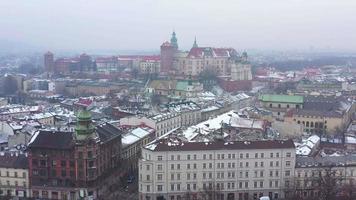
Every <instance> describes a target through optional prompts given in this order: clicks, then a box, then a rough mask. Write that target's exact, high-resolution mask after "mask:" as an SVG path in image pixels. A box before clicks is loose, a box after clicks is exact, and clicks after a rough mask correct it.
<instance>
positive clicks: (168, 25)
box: [0, 0, 356, 51]
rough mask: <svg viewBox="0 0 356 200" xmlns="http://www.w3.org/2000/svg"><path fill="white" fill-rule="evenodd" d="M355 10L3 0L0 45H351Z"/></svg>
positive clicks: (144, 0)
mask: <svg viewBox="0 0 356 200" xmlns="http://www.w3.org/2000/svg"><path fill="white" fill-rule="evenodd" d="M355 10H356V1H351V0H350V1H346V0H345V1H328V0H314V1H308V0H273V1H268V2H266V1H261V0H250V1H240V0H223V1H211V0H205V1H202V0H195V1H189V0H180V1H172V0H170V1H167V0H131V1H115V0H104V1H84V0H77V1H69V0H62V1H59V0H51V1H40V0H27V1H2V2H0V24H1V27H2V31H1V32H0V44H1V43H4V44H5V45H1V46H3V48H6V43H15V45H13V46H15V47H16V44H17V43H18V44H24V46H29V47H35V48H38V49H41V50H42V49H46V50H52V51H56V50H71V51H93V50H94V51H95V50H103V51H105V50H115V51H123V50H137V51H158V50H159V46H160V45H161V44H162V43H163V42H164V41H167V40H169V39H170V36H171V33H172V31H173V30H175V31H176V33H177V37H178V44H179V46H180V49H183V50H187V49H189V48H190V47H191V46H192V44H193V41H194V37H195V36H196V37H197V42H198V45H199V46H216V47H234V48H236V49H274V50H291V49H316V50H318V49H331V50H342V51H356V26H354V25H355V24H356V15H355ZM0 48H1V47H0ZM19 48H21V46H19Z"/></svg>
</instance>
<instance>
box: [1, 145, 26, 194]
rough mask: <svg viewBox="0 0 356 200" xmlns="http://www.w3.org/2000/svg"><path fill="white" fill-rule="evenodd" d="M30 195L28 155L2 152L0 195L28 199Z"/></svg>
mask: <svg viewBox="0 0 356 200" xmlns="http://www.w3.org/2000/svg"><path fill="white" fill-rule="evenodd" d="M30 195H31V194H30V183H29V174H28V161H27V155H26V154H19V153H15V152H11V153H10V152H6V153H5V152H1V155H0V196H8V197H14V198H18V199H27V198H28V197H31V196H30Z"/></svg>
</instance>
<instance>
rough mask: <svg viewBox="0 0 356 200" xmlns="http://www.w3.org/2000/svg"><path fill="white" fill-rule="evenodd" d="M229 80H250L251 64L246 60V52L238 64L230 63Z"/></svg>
mask: <svg viewBox="0 0 356 200" xmlns="http://www.w3.org/2000/svg"><path fill="white" fill-rule="evenodd" d="M231 80H233V81H243V80H252V71H251V64H250V63H249V62H248V60H247V53H246V52H244V53H243V54H242V56H241V60H240V61H239V62H232V63H231Z"/></svg>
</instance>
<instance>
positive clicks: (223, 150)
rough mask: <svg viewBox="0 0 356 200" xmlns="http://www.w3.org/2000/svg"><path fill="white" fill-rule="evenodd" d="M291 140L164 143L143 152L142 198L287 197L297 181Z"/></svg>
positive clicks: (143, 199)
mask: <svg viewBox="0 0 356 200" xmlns="http://www.w3.org/2000/svg"><path fill="white" fill-rule="evenodd" d="M294 166H295V147H294V143H293V141H292V140H286V141H245V142H242V141H240V142H224V141H218V142H185V143H184V142H183V141H178V140H174V139H166V140H165V139H162V140H158V141H155V142H152V143H150V144H148V145H147V146H146V147H144V148H143V149H142V159H141V160H140V161H139V193H140V195H139V196H140V199H141V200H153V199H155V200H156V199H170V200H174V199H177V200H178V199H221V200H225V199H228V200H233V199H243V200H249V199H257V198H258V197H261V196H270V197H271V199H282V198H284V196H285V194H284V190H283V189H284V188H285V184H289V183H290V181H291V180H293V176H294Z"/></svg>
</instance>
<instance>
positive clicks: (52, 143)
mask: <svg viewBox="0 0 356 200" xmlns="http://www.w3.org/2000/svg"><path fill="white" fill-rule="evenodd" d="M73 144H74V143H73V133H71V132H61V131H47V130H46V131H43V130H41V131H40V132H37V133H35V134H34V135H33V136H32V138H31V140H30V142H29V145H28V147H29V148H48V149H71V148H72V147H73Z"/></svg>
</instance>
